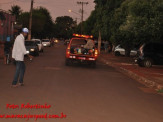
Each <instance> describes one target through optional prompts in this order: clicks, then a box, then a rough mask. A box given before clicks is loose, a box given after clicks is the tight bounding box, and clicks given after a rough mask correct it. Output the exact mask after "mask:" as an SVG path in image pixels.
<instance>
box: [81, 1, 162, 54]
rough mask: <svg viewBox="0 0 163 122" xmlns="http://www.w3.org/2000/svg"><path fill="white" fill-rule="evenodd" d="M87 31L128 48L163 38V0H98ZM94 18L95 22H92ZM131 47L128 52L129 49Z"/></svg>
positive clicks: (86, 26)
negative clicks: (99, 33)
mask: <svg viewBox="0 0 163 122" xmlns="http://www.w3.org/2000/svg"><path fill="white" fill-rule="evenodd" d="M94 2H95V4H96V6H95V10H94V11H93V12H92V13H91V15H90V17H89V18H88V19H87V20H86V22H85V24H84V25H85V30H84V31H85V32H86V33H88V34H93V35H95V37H98V32H99V31H101V36H102V39H104V40H108V41H111V42H112V43H113V44H115V45H116V44H121V45H123V46H124V47H125V48H126V50H129V51H130V49H131V48H132V47H134V46H135V45H140V44H143V43H146V42H156V41H157V42H162V41H163V21H162V20H163V0H95V1H94ZM91 22H92V23H91ZM129 51H128V52H129Z"/></svg>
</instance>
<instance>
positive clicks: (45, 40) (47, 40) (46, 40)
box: [42, 39, 50, 42]
mask: <svg viewBox="0 0 163 122" xmlns="http://www.w3.org/2000/svg"><path fill="white" fill-rule="evenodd" d="M42 42H50V40H49V39H43V40H42Z"/></svg>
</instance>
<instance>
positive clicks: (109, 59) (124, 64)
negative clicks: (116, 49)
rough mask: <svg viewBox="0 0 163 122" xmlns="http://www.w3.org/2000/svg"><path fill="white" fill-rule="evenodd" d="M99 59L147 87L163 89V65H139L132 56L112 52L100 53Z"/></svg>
mask: <svg viewBox="0 0 163 122" xmlns="http://www.w3.org/2000/svg"><path fill="white" fill-rule="evenodd" d="M99 61H102V62H103V63H106V64H108V65H110V66H112V67H114V68H115V69H117V70H119V71H121V72H123V73H125V74H127V75H129V76H130V77H132V78H133V79H135V80H137V81H139V82H141V83H142V84H144V85H146V86H148V87H152V88H154V89H156V90H162V89H163V66H152V67H151V68H145V67H139V66H138V65H137V64H135V62H134V58H132V57H124V56H114V54H113V53H108V54H104V53H103V52H102V53H101V54H100V57H99Z"/></svg>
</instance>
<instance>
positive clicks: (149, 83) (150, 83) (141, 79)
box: [100, 57, 163, 91]
mask: <svg viewBox="0 0 163 122" xmlns="http://www.w3.org/2000/svg"><path fill="white" fill-rule="evenodd" d="M100 60H101V61H102V62H103V63H105V64H107V65H109V66H111V67H114V68H115V69H116V70H118V71H120V72H122V73H124V74H126V75H129V76H130V77H131V78H133V79H135V80H136V81H138V82H140V83H142V84H144V85H145V86H147V87H150V88H154V89H155V90H157V91H158V90H160V89H163V86H162V85H160V84H158V83H156V82H155V81H152V80H149V79H147V78H144V77H142V76H140V75H137V74H135V73H134V72H132V71H130V70H127V69H125V68H123V67H118V66H116V65H115V64H114V63H112V62H109V61H108V60H106V59H104V58H103V57H101V59H100Z"/></svg>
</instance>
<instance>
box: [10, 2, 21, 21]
mask: <svg viewBox="0 0 163 122" xmlns="http://www.w3.org/2000/svg"><path fill="white" fill-rule="evenodd" d="M9 12H10V13H11V14H12V15H14V16H15V17H16V20H18V17H19V15H20V14H21V13H22V10H21V8H20V6H18V5H13V6H11V9H10V10H9Z"/></svg>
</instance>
